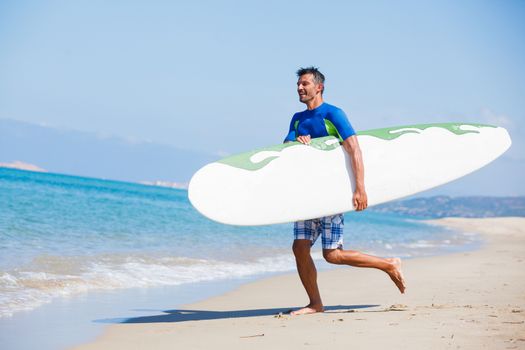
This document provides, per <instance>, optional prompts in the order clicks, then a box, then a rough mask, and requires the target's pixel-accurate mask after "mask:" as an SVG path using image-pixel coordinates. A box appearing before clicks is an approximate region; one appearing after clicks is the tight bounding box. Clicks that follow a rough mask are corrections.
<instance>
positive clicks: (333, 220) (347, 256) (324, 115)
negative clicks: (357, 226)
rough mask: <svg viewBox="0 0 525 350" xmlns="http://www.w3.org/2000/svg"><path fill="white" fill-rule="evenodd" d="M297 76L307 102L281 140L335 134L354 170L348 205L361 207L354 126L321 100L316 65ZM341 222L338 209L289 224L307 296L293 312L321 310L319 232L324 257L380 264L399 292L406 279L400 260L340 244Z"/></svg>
mask: <svg viewBox="0 0 525 350" xmlns="http://www.w3.org/2000/svg"><path fill="white" fill-rule="evenodd" d="M297 77H298V78H299V79H298V81H297V92H298V94H299V100H300V101H301V102H302V103H304V104H306V107H307V109H306V110H305V111H302V112H298V113H296V114H295V115H294V116H293V118H292V121H291V123H290V130H289V133H288V135H287V136H286V138H285V142H290V141H299V142H301V143H303V144H306V145H308V144H309V143H310V140H311V139H312V138H316V137H323V136H328V135H333V136H336V137H339V139H340V141H341V142H342V145H343V147H344V149H345V150H346V152H348V154H349V155H350V157H349V159H350V162H351V166H352V169H353V172H354V174H355V190H354V193H353V198H352V200H353V205H354V207H355V209H356V210H357V211H361V210H365V209H366V207H367V206H368V203H367V195H366V191H365V180H364V165H363V158H362V156H361V149H360V148H359V142H358V140H357V136H356V134H355V131H354V129H353V128H352V126H351V125H350V122H349V121H348V118H347V117H346V115H345V113H344V112H343V111H342V110H341V109H339V108H337V107H335V106H332V105H329V104H327V103H324V102H323V91H324V80H325V78H324V75H323V74H322V73H321V72H320V71H319V70H318V69H317V68H315V67H308V68H301V69H299V70H298V71H297ZM312 166H315V164H313V165H312ZM349 197H350V195H349ZM349 200H350V198H349ZM343 225H344V219H343V214H337V215H334V216H328V217H323V218H318V219H313V220H306V221H298V222H296V223H295V224H294V242H293V252H294V255H295V260H296V264H297V271H298V273H299V277H300V279H301V282H302V284H303V286H304V288H305V290H306V293H307V294H308V297H309V299H310V302H309V304H308V305H306V306H305V307H304V308H302V309H299V310H296V311H293V312H292V315H301V314H309V313H315V312H323V311H324V308H323V302H322V300H321V296H320V294H319V288H318V286H317V271H316V268H315V264H314V262H313V260H312V257H311V256H310V248H311V247H312V246H313V244H314V243H315V241H316V240H317V238H318V237H319V236H321V239H322V245H323V257H324V258H325V259H326V261H327V262H329V263H332V264H342V265H350V266H356V267H371V268H376V269H380V270H382V271H384V272H386V273H387V274H388V275H389V276H390V278H391V279H392V281H394V283H395V284H396V286H397V287H398V288H399V291H400V292H401V293H404V291H405V282H404V280H403V275H402V273H401V260H400V259H397V258H396V259H384V258H379V257H375V256H371V255H366V254H363V253H361V252H358V251H352V250H343Z"/></svg>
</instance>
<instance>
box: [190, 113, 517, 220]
mask: <svg viewBox="0 0 525 350" xmlns="http://www.w3.org/2000/svg"><path fill="white" fill-rule="evenodd" d="M357 137H358V140H359V144H360V146H361V151H362V154H363V162H364V167H365V187H366V192H367V195H368V203H369V206H372V205H376V204H380V203H385V202H388V201H392V200H395V199H400V198H403V197H406V196H410V195H413V194H416V193H418V192H421V191H425V190H428V189H431V188H433V187H436V186H439V185H442V184H445V183H447V182H450V181H452V180H455V179H457V178H460V177H462V176H465V175H467V174H469V173H471V172H473V171H475V170H477V169H479V168H481V167H483V166H485V165H487V164H488V163H490V162H492V161H493V160H495V159H496V158H498V157H499V156H500V155H501V154H503V153H504V152H505V151H506V150H507V149H508V148H509V147H510V145H511V139H510V136H509V134H508V132H507V130H505V129H504V128H502V127H497V126H492V125H485V124H469V123H441V124H423V125H408V126H399V127H390V128H383V129H374V130H367V131H361V132H358V133H357ZM353 192H354V176H353V173H352V167H351V164H350V159H349V155H348V153H347V152H346V151H345V150H344V148H343V147H342V145H341V144H340V142H339V140H338V139H336V138H334V137H331V136H328V137H322V138H317V139H313V140H312V143H311V144H310V145H303V144H301V143H298V142H291V143H286V144H279V145H275V146H270V147H265V148H261V149H257V150H254V151H250V152H246V153H241V154H237V155H233V156H229V157H226V158H224V159H221V160H219V161H216V162H213V163H210V164H208V165H206V166H204V167H203V168H201V169H200V170H198V171H197V172H196V173H195V174H194V175H193V177H192V179H191V181H190V184H189V188H188V197H189V199H190V202H191V203H192V205H193V206H194V207H195V208H196V209H197V210H198V211H199V212H200V213H201V214H203V215H204V216H206V217H208V218H210V219H212V220H215V221H218V222H220V223H224V224H230V225H241V226H242V225H268V224H276V223H285V222H293V221H297V220H306V219H312V218H317V217H322V216H328V215H334V214H337V213H343V212H348V211H352V210H354V207H353V202H352V195H353Z"/></svg>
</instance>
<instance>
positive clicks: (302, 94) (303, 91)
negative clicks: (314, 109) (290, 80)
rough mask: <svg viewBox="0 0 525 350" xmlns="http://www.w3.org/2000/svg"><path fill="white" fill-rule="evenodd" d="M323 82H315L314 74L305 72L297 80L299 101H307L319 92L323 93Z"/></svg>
mask: <svg viewBox="0 0 525 350" xmlns="http://www.w3.org/2000/svg"><path fill="white" fill-rule="evenodd" d="M322 89H323V84H316V83H315V82H314V76H313V74H304V75H301V76H300V77H299V80H297V93H298V94H299V101H301V102H303V103H307V102H308V101H310V100H312V99H313V98H314V97H315V96H316V95H317V94H320V93H321V90H322Z"/></svg>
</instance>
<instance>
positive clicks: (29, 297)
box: [0, 168, 477, 317]
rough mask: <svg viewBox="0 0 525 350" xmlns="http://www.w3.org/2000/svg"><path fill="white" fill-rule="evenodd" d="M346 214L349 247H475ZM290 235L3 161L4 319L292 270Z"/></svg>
mask: <svg viewBox="0 0 525 350" xmlns="http://www.w3.org/2000/svg"><path fill="white" fill-rule="evenodd" d="M345 220H346V225H345V248H346V249H357V250H364V251H366V252H368V253H372V254H376V255H381V256H401V257H405V258H406V257H417V256H428V255H436V254H443V253H447V252H452V251H458V250H465V249H469V247H472V246H473V245H476V244H477V239H476V237H475V236H473V235H469V234H464V233H458V232H453V231H449V230H445V229H443V228H441V227H437V226H430V225H427V224H425V223H424V222H422V221H419V220H416V219H414V218H409V217H403V216H399V215H389V214H384V213H381V214H379V213H373V212H366V211H365V212H362V213H351V214H346V215H345ZM292 240H293V235H292V224H283V225H271V226H260V227H234V226H226V225H221V224H218V223H215V222H212V221H210V220H208V219H206V218H204V217H203V216H201V215H200V214H199V213H198V212H197V211H196V210H195V209H193V207H192V206H191V204H190V203H189V201H188V199H187V191H185V190H179V189H171V188H163V187H154V186H146V185H141V184H135V183H126V182H117V181H108V180H102V179H93V178H83V177H75V176H66V175H58V174H49V173H36V172H28V171H22V170H15V169H5V168H0V317H9V316H10V315H13V314H14V313H16V312H19V311H22V310H31V309H34V308H36V307H38V306H40V305H42V304H44V303H47V302H50V301H51V300H54V299H56V298H64V297H75V296H77V295H79V294H83V293H86V292H89V291H104V290H112V291H113V290H118V289H126V288H137V287H138V288H147V287H158V286H175V285H191V284H195V283H199V282H207V281H219V280H228V279H238V278H243V277H249V278H253V277H254V276H259V275H261V276H262V275H267V274H271V273H276V272H286V271H293V270H294V269H295V263H294V259H293V256H292V254H291V249H290V246H291V243H292ZM319 246H320V244H318V245H316V248H315V252H314V258H315V259H318V260H321V259H322V255H321V250H320V247H319Z"/></svg>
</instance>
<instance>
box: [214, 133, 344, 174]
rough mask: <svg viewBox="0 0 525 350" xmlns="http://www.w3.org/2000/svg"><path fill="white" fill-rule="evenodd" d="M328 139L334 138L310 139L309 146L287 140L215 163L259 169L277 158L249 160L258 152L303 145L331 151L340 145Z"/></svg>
mask: <svg viewBox="0 0 525 350" xmlns="http://www.w3.org/2000/svg"><path fill="white" fill-rule="evenodd" d="M330 140H336V139H335V138H334V137H332V136H326V137H319V138H316V139H312V141H311V143H310V145H309V146H306V145H303V144H302V143H300V142H296V141H295V142H288V143H285V144H282V145H276V146H271V147H266V148H261V149H258V150H256V151H252V152H246V153H241V154H236V155H234V156H231V157H227V158H224V159H221V160H218V161H217V163H222V164H226V165H230V166H232V167H235V168H240V169H245V170H252V171H255V170H259V169H262V168H264V167H265V166H266V165H268V164H269V163H270V162H271V161H272V160H274V159H277V158H279V156H278V155H276V156H270V157H268V158H265V159H264V160H263V161H261V162H258V163H254V162H252V161H251V157H252V156H253V155H255V154H257V153H260V152H281V151H282V150H283V149H285V148H288V147H293V146H304V147H313V148H315V149H318V150H320V151H331V150H333V149H336V148H337V147H339V146H340V144H339V142H333V143H332V142H327V141H330Z"/></svg>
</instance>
